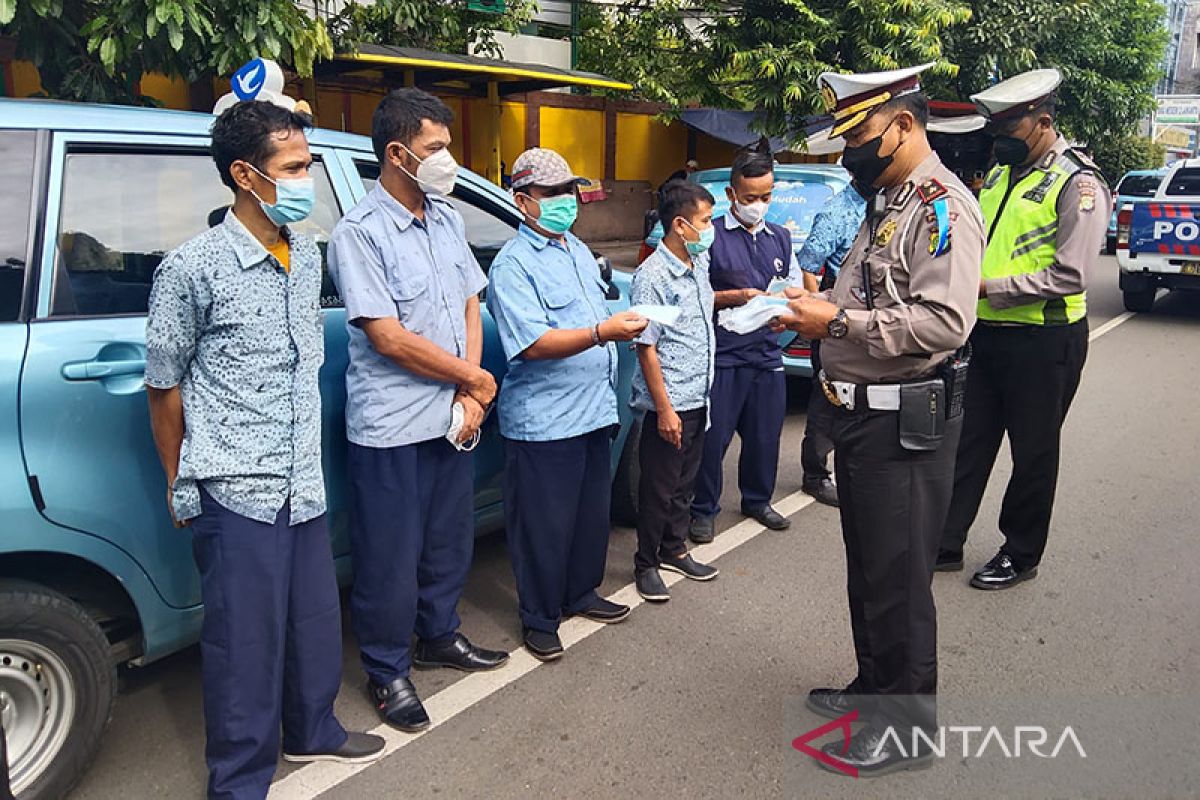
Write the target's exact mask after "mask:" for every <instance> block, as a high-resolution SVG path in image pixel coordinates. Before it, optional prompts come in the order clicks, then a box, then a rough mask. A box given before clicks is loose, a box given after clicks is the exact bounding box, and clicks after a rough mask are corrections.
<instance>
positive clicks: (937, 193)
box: [917, 178, 949, 204]
mask: <svg viewBox="0 0 1200 800" xmlns="http://www.w3.org/2000/svg"><path fill="white" fill-rule="evenodd" d="M948 192H949V190H948V189H946V187H945V186H943V185H942V182H941V181H939V180H938V179H937V178H930V179H929V180H927V181H925V183H923V184H921V185H920V186H919V187H918V188H917V196H919V197H920V198H921V202H922V203H925V204H929V203H932V202H933V201H934V200H937V199H938V198H941V197H945V196H946V195H947V193H948Z"/></svg>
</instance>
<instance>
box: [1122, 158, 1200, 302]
mask: <svg viewBox="0 0 1200 800" xmlns="http://www.w3.org/2000/svg"><path fill="white" fill-rule="evenodd" d="M1117 265H1118V266H1119V267H1120V269H1121V275H1120V285H1121V294H1122V295H1123V297H1124V299H1125V308H1126V309H1128V310H1129V311H1149V310H1150V309H1151V308H1153V306H1154V298H1155V296H1156V295H1157V294H1158V290H1159V289H1160V288H1162V289H1171V290H1176V289H1193V290H1200V158H1191V159H1186V160H1183V161H1177V162H1175V163H1174V164H1172V165H1171V168H1170V170H1168V172H1167V174H1166V175H1165V176H1164V177H1163V179H1162V182H1161V183H1159V185H1158V189H1157V190H1156V191H1155V192H1154V195H1153V196H1151V197H1148V198H1145V199H1136V200H1133V201H1132V202H1130V203H1126V204H1124V205H1123V206H1122V207H1121V209H1120V210H1119V211H1118V212H1117Z"/></svg>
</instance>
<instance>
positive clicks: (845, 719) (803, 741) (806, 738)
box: [792, 709, 858, 778]
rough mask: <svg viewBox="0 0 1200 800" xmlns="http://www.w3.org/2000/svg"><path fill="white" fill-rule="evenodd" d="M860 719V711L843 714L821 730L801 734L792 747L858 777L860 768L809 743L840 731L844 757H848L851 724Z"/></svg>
mask: <svg viewBox="0 0 1200 800" xmlns="http://www.w3.org/2000/svg"><path fill="white" fill-rule="evenodd" d="M857 719H858V709H854V710H853V711H851V712H850V713H849V714H843V715H842V716H840V717H838V718H837V719H835V720H834V721H833V722H827V723H825V724H824V725H822V726H821V727H819V728H813V729H812V730H811V731H809V732H808V733H805V734H801V735H800V736H797V737H796V738H795V739H793V740H792V747H794V748H796V749H797V750H799V751H800V752H801V753H804V755H806V756H811V757H812V758H815V759H816V760H817V761H820V762H821V763H822V764H825V765H826V766H829V767H832V768H834V769H836V770H838V771H839V772H843V773H845V774H847V775H849V776H850V777H851V778H857V777H858V767H853V766H851V765H849V764H847V763H846V762H845V761H842V760H841V759H840V758H836V757H834V756H831V755H829V753H826V752H825V751H823V750H818V749H816V748H815V747H811V746H810V745H809V744H808V743H809V742H811V741H812V740H814V739H820V738H821V737H822V736H825V735H826V734H829V733H832V732H833V731H838V730H840V731H841V732H842V755H846V753H848V752H849V751H850V724H851V723H853V722H855V721H856V720H857Z"/></svg>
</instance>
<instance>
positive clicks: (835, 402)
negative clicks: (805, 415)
mask: <svg viewBox="0 0 1200 800" xmlns="http://www.w3.org/2000/svg"><path fill="white" fill-rule="evenodd" d="M821 391H822V392H824V393H825V399H827V400H828V401H829V404H830V405H832V406H833V407H834V408H841V407H842V406H844V405H845V403H843V402H842V398H840V397H838V393H837V390H836V389H834V388H833V384H832V383H830V382H829V380H828V379H827V378H825V377H824V376H822V378H821Z"/></svg>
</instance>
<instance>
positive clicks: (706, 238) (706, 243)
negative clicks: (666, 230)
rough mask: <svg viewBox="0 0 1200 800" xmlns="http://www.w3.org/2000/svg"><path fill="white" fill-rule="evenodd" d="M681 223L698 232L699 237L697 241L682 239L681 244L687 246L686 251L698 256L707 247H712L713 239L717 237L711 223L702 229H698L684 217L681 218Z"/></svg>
mask: <svg viewBox="0 0 1200 800" xmlns="http://www.w3.org/2000/svg"><path fill="white" fill-rule="evenodd" d="M680 219H683V217H680ZM683 224H684V225H687V226H688V227H689V228H691V229H692V230H694V231H695V232H696V233H698V234H700V239H699V240H698V241H695V242H689V241H688V240H687V239H684V240H683V246H684V247H686V248H687V251H688V253H689V254H690V255H693V256H698V255H700V254H701V253H703V252H705V251H706V250H708V248H710V247H712V243H713V240H714V239H716V238H717V229H716V228H714V227H713V226H712V225H709V226H708V227H707V228H705V229H704V230H700V229H699V228H697V227H696V226H695V225H693V224H692V223H690V222H688V221H687V220H686V219H683Z"/></svg>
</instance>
